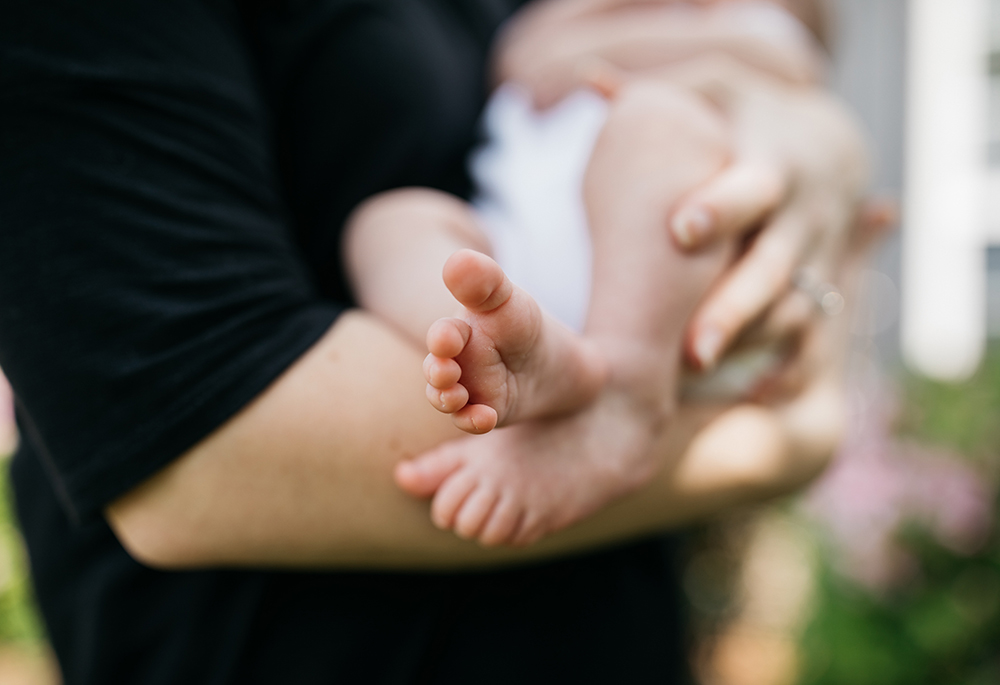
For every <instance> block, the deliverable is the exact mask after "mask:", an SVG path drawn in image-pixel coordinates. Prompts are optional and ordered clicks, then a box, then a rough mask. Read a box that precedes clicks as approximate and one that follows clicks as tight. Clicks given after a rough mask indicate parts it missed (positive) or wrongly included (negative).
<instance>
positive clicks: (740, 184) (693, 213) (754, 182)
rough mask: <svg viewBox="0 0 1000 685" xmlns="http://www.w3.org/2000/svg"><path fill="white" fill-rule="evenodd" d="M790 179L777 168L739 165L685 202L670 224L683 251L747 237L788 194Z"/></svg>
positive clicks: (767, 165)
mask: <svg viewBox="0 0 1000 685" xmlns="http://www.w3.org/2000/svg"><path fill="white" fill-rule="evenodd" d="M788 190H789V188H788V176H787V174H784V173H782V172H781V171H779V170H778V168H777V167H776V166H774V165H770V164H764V163H756V162H737V163H736V164H734V165H733V166H731V167H729V168H728V169H726V170H725V171H723V172H722V173H721V174H719V175H718V176H717V177H715V178H714V179H713V180H711V181H710V182H709V183H708V184H707V185H705V186H703V187H702V188H700V189H698V190H697V191H695V192H694V193H693V194H691V195H690V196H688V197H687V198H686V199H685V200H683V201H682V202H681V204H680V206H679V207H678V208H677V211H676V212H674V215H673V217H672V219H671V222H670V232H671V234H672V235H673V237H674V240H675V241H676V242H677V244H678V245H679V246H681V247H682V248H684V249H687V250H691V249H696V248H698V247H701V246H702V245H705V244H706V243H709V242H711V241H713V240H717V239H724V238H732V237H737V236H741V235H744V234H746V233H747V232H748V231H751V230H753V229H754V228H757V227H758V226H760V222H761V221H763V220H764V219H765V218H766V217H767V216H768V215H770V214H771V213H772V212H774V211H775V210H776V209H777V208H778V207H779V206H780V205H781V203H782V201H783V200H784V199H785V197H786V196H787V194H788Z"/></svg>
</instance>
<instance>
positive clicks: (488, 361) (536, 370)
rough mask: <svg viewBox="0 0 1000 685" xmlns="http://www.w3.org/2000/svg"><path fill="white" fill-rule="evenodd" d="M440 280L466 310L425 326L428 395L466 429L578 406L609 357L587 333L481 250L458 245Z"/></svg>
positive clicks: (598, 381) (599, 382)
mask: <svg viewBox="0 0 1000 685" xmlns="http://www.w3.org/2000/svg"><path fill="white" fill-rule="evenodd" d="M443 275H444V282H445V285H447V286H448V290H450V291H451V293H452V294H453V295H454V296H455V299H456V300H458V302H459V304H461V305H462V307H463V309H464V312H463V314H462V316H461V318H450V319H440V320H439V321H437V322H435V323H434V325H433V326H431V328H430V330H429V331H428V332H427V349H428V351H429V352H430V354H429V355H428V356H427V359H426V360H425V361H424V373H425V375H426V377H427V383H428V390H427V399H428V400H430V402H431V404H432V405H433V406H434V407H435V408H436V409H437V410H438V411H441V412H444V413H446V414H451V415H452V419H453V420H454V421H455V425H456V426H458V427H459V428H460V429H462V430H464V431H465V432H467V433H473V434H481V433H486V432H489V431H491V430H493V428H494V427H496V426H498V425H499V426H503V425H509V424H511V423H515V422H518V421H525V420H528V419H535V418H543V417H545V416H552V415H557V414H561V413H565V412H568V411H572V410H574V409H578V408H580V407H582V406H583V405H585V404H587V403H588V402H589V401H590V400H592V399H593V398H594V397H595V396H596V395H597V393H598V391H600V389H601V387H602V386H603V385H604V380H605V378H606V376H607V365H606V363H605V361H604V357H603V356H602V355H601V354H600V353H599V352H598V350H597V349H596V348H595V347H594V346H593V345H592V344H591V343H590V342H589V341H588V340H585V339H582V338H580V337H578V336H577V335H575V334H574V333H573V332H571V331H570V330H568V329H567V328H566V327H565V326H563V325H562V324H560V323H559V322H558V321H555V320H554V319H553V318H552V317H550V316H549V315H548V314H546V313H545V312H543V311H542V310H541V308H539V306H538V304H537V303H536V302H535V301H534V299H532V297H531V296H530V295H528V293H526V292H524V290H522V289H521V288H519V287H517V286H516V285H514V284H513V283H511V281H510V279H509V278H507V276H506V275H505V274H504V272H503V270H502V269H501V268H500V266H499V265H498V264H497V263H496V262H494V261H493V260H492V259H490V258H489V257H487V256H486V255H484V254H481V253H478V252H474V251H472V250H461V251H459V252H456V253H455V254H453V255H452V256H451V257H450V258H449V259H448V261H447V262H446V263H445V266H444V274H443Z"/></svg>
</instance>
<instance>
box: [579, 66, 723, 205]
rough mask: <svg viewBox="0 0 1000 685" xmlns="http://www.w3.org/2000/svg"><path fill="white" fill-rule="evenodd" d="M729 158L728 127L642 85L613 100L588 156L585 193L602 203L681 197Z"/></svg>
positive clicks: (687, 96)
mask: <svg viewBox="0 0 1000 685" xmlns="http://www.w3.org/2000/svg"><path fill="white" fill-rule="evenodd" d="M730 156H731V141H730V136H729V131H728V127H727V126H726V124H725V122H724V120H723V119H722V117H721V115H720V114H719V113H718V112H717V111H716V110H715V109H713V108H712V107H711V106H710V105H709V104H708V102H707V101H705V100H704V99H703V98H701V97H700V96H697V95H695V94H692V93H689V92H687V91H684V90H682V89H679V88H676V87H674V86H672V85H669V84H667V83H665V82H663V81H658V80H655V79H642V80H638V81H634V82H631V83H629V84H627V85H625V86H623V87H622V89H621V90H620V91H619V92H618V93H617V94H616V95H615V96H614V98H613V100H612V101H611V106H610V108H609V112H608V118H607V122H606V123H605V125H604V128H603V130H602V131H601V135H600V136H599V137H598V140H597V144H596V146H595V148H594V152H593V155H592V156H591V159H590V163H589V166H588V170H587V177H586V184H585V193H586V194H587V196H588V200H589V199H592V197H593V196H598V197H605V198H607V200H608V201H614V200H616V199H618V200H623V199H626V198H628V199H634V197H635V195H636V194H637V193H642V192H643V191H649V192H652V193H654V194H656V196H658V197H661V198H663V197H665V193H666V196H670V195H672V194H674V193H681V192H684V191H686V190H689V189H691V188H692V187H694V186H696V185H698V184H700V183H703V182H705V181H707V180H708V179H709V178H711V176H713V175H714V174H716V173H718V172H719V171H720V170H721V169H722V167H723V166H724V165H725V164H726V162H727V161H728V160H729V158H730Z"/></svg>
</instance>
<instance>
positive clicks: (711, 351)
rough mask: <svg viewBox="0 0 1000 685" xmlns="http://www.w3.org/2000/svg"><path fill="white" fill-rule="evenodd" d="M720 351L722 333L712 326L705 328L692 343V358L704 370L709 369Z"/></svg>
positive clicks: (716, 359)
mask: <svg viewBox="0 0 1000 685" xmlns="http://www.w3.org/2000/svg"><path fill="white" fill-rule="evenodd" d="M721 351H722V331H720V330H719V329H718V328H716V327H714V326H706V327H705V328H704V329H703V330H702V332H701V333H700V334H699V335H698V337H697V339H696V340H695V342H694V356H695V357H696V358H697V359H698V363H699V364H701V368H702V369H704V370H708V369H711V368H712V367H714V366H715V363H716V362H717V361H718V357H719V352H721Z"/></svg>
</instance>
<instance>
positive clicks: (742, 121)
mask: <svg viewBox="0 0 1000 685" xmlns="http://www.w3.org/2000/svg"><path fill="white" fill-rule="evenodd" d="M663 75H664V77H666V78H669V79H671V80H673V81H675V82H677V83H681V84H684V85H686V86H687V87H689V88H693V89H695V90H697V91H698V92H701V93H703V94H704V95H705V96H707V97H709V98H710V99H711V100H712V101H713V102H715V103H716V104H718V105H719V107H721V108H722V109H723V111H724V112H725V113H726V114H727V115H728V116H729V118H730V120H731V121H732V124H733V127H734V130H735V136H736V159H735V161H734V163H733V166H732V167H731V168H730V169H729V170H728V171H726V172H724V173H723V174H722V175H721V176H720V177H718V178H717V179H716V180H714V181H713V182H711V183H710V184H709V185H708V186H706V187H704V188H702V189H701V190H700V191H698V192H696V193H694V194H693V195H691V196H690V197H688V198H687V199H686V200H685V201H684V202H683V203H682V205H681V206H680V207H679V208H678V210H677V211H676V212H675V214H674V216H673V219H672V222H671V230H672V232H673V235H674V237H675V239H676V240H677V242H678V243H679V244H681V245H682V246H684V247H686V248H688V249H692V250H694V249H698V248H699V247H701V246H703V245H705V244H707V243H709V242H711V241H713V240H717V239H725V238H732V237H741V236H746V235H747V233H748V229H753V228H756V227H758V226H759V227H760V231H759V233H757V234H756V235H755V236H754V237H753V239H752V241H751V242H749V244H748V248H747V250H746V252H745V254H744V255H743V256H742V257H741V258H740V259H739V261H738V262H737V263H736V265H735V266H734V267H733V268H732V269H731V270H730V271H729V272H728V273H727V274H726V275H725V276H724V277H723V279H722V281H721V282H720V283H719V285H718V286H717V287H716V289H715V290H714V292H713V293H712V294H711V295H710V297H709V298H708V300H707V301H706V302H705V303H704V304H703V305H702V307H701V308H700V310H699V311H698V312H697V313H696V315H695V317H694V319H693V321H692V323H691V325H690V328H689V336H688V340H689V344H688V354H689V358H690V360H691V361H692V363H694V364H695V365H696V366H697V367H700V368H711V367H712V366H714V365H715V363H716V362H717V361H718V360H719V358H720V356H721V355H722V353H723V352H724V351H725V350H726V349H727V348H728V347H729V346H730V345H731V344H732V343H733V342H734V341H735V340H736V339H737V338H738V337H739V336H740V335H741V334H742V333H743V332H744V331H746V330H747V329H748V328H749V327H750V326H751V324H753V323H755V322H757V323H759V324H760V326H761V327H763V328H768V327H770V328H777V329H785V330H787V329H788V328H789V327H790V326H791V325H792V324H791V323H790V322H796V321H797V322H802V321H803V314H804V313H808V312H809V311H812V310H814V309H815V308H814V307H813V306H812V303H811V302H809V301H808V299H807V298H805V297H804V296H803V295H802V294H801V293H799V294H795V293H793V296H792V297H790V298H789V297H786V296H788V295H789V293H790V292H791V291H792V285H793V282H794V281H795V279H796V278H797V277H800V276H801V275H802V274H807V275H808V277H809V278H810V279H812V280H814V281H816V282H832V281H833V280H834V276H835V275H836V271H837V269H838V266H839V265H840V264H841V262H842V260H843V259H844V255H845V249H846V247H847V245H848V239H849V237H850V232H851V231H850V229H851V227H852V226H853V225H854V223H855V220H856V218H857V215H858V210H859V207H860V203H861V199H862V197H863V192H864V187H865V181H866V176H867V158H866V154H865V148H864V145H863V142H862V139H861V136H860V134H859V133H858V128H857V126H856V125H855V123H854V121H853V119H852V118H851V116H850V115H849V114H848V113H847V111H846V110H845V109H844V108H843V107H842V106H841V105H840V104H839V103H838V102H837V101H836V100H835V99H834V98H833V97H832V96H830V95H829V94H828V93H826V92H825V91H823V90H822V89H819V88H807V87H801V86H800V87H790V86H788V85H787V84H785V83H782V82H779V81H777V80H775V79H773V78H769V77H766V76H763V75H761V74H760V73H759V72H757V71H755V70H752V69H748V68H747V67H745V66H744V65H743V64H741V63H739V62H737V61H735V60H731V59H729V58H726V57H718V56H715V57H711V58H704V59H700V60H692V61H690V62H688V63H686V64H684V65H681V66H678V67H674V68H671V69H669V70H667V71H666V72H664V74H663ZM755 198H756V199H755ZM762 198H763V199H764V200H763V201H762ZM775 200H777V202H775ZM769 205H773V210H771V211H770V212H768V213H766V214H764V215H763V216H762V215H761V214H762V213H761V211H760V210H761V209H764V208H767V207H768V206H769ZM766 317H770V318H771V321H768V320H767V318H766Z"/></svg>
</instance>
